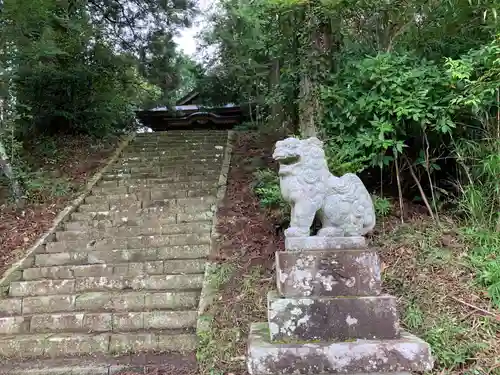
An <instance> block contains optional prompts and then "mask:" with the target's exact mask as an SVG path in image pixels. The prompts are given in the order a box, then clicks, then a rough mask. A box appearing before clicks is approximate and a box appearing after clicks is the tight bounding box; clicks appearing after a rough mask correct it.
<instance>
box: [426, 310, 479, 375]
mask: <svg viewBox="0 0 500 375" xmlns="http://www.w3.org/2000/svg"><path fill="white" fill-rule="evenodd" d="M467 333H468V332H467V328H466V327H465V326H463V325H461V324H460V322H456V321H452V320H450V319H449V318H442V319H440V320H439V321H436V322H435V325H434V326H433V327H431V328H430V329H429V330H427V331H426V333H425V337H424V339H425V340H426V341H427V342H428V343H429V344H430V346H431V348H432V352H433V355H434V356H435V357H436V360H437V362H438V363H439V365H440V366H442V367H444V368H448V369H453V368H456V367H458V366H461V365H464V364H466V363H467V362H468V361H470V360H472V359H473V358H474V356H475V354H476V353H477V352H478V351H480V350H481V349H484V348H485V344H482V343H477V342H474V341H466V340H463V337H464V336H465V335H466V334H467Z"/></svg>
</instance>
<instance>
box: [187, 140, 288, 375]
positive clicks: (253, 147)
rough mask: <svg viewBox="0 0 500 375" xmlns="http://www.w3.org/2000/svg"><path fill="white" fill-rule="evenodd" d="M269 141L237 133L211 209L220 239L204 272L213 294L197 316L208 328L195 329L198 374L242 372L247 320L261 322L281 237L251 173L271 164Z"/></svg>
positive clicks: (265, 317) (244, 367) (281, 241)
mask: <svg viewBox="0 0 500 375" xmlns="http://www.w3.org/2000/svg"><path fill="white" fill-rule="evenodd" d="M273 143H274V139H273V138H272V137H270V136H269V135H267V136H266V137H262V136H258V135H250V134H244V133H243V134H242V133H240V134H238V136H237V139H236V141H235V145H234V147H233V155H232V161H231V168H230V170H229V176H228V186H227V190H226V196H225V198H224V202H223V203H222V205H221V207H219V210H218V213H217V216H218V228H217V231H218V233H219V234H220V235H221V236H220V243H219V246H216V249H215V250H216V251H214V253H213V254H212V257H211V258H212V259H214V260H215V261H216V262H218V263H219V265H218V266H217V267H215V268H214V270H213V272H212V273H211V274H210V276H209V277H210V280H209V281H210V284H211V285H210V286H211V287H212V288H213V289H215V290H216V291H217V294H216V296H215V298H214V301H213V303H212V304H211V305H210V306H209V308H208V309H207V311H206V314H205V316H204V317H203V319H205V320H206V322H207V323H208V325H209V329H207V330H203V331H201V332H200V333H199V336H200V344H199V346H198V351H197V359H198V363H199V367H200V373H201V374H204V375H222V374H234V375H243V374H246V362H245V361H246V343H247V338H248V334H249V330H250V324H251V323H255V322H262V321H266V320H267V315H266V314H267V292H268V291H269V290H270V289H272V288H273V287H274V285H275V279H274V272H273V264H274V262H273V260H274V252H275V251H276V250H277V249H278V248H283V238H282V237H281V235H280V234H279V233H277V232H276V230H275V229H274V228H275V226H276V225H277V223H276V222H274V221H273V220H274V217H273V215H272V210H270V209H269V208H270V207H265V206H263V205H261V203H260V200H259V198H258V197H257V195H256V194H255V188H256V185H255V177H254V175H255V173H259V172H257V171H258V170H260V169H262V166H263V164H264V165H265V166H266V167H267V166H270V165H272V160H271V158H270V153H271V150H272V144H273ZM264 175H266V176H268V177H271V173H270V172H264ZM261 187H262V188H266V187H267V186H264V185H262V186H261ZM274 197H277V195H276V194H275V195H274ZM270 203H271V202H270Z"/></svg>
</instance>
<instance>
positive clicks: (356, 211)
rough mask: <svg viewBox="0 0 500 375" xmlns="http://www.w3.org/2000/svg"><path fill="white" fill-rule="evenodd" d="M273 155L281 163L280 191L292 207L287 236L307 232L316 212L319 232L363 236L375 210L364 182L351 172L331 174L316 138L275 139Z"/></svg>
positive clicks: (307, 234)
mask: <svg viewBox="0 0 500 375" xmlns="http://www.w3.org/2000/svg"><path fill="white" fill-rule="evenodd" d="M273 158H274V159H275V160H277V161H278V162H279V163H280V168H279V177H280V187H281V194H282V195H283V198H284V199H285V200H286V201H287V202H288V203H290V205H291V207H292V212H291V220H290V227H289V228H288V229H287V230H286V231H285V235H286V236H287V237H304V236H309V233H310V228H311V225H312V222H313V220H314V217H315V216H316V215H317V216H318V218H319V219H320V221H321V224H322V228H321V230H320V231H319V232H318V236H327V237H346V236H362V235H364V234H366V233H368V232H370V231H371V230H372V229H373V227H374V226H375V210H374V207H373V201H372V199H371V197H370V194H369V193H368V191H367V190H366V188H365V186H364V185H363V182H362V181H361V180H360V179H359V177H358V176H356V175H355V174H352V173H347V174H345V175H344V176H342V177H335V176H334V175H332V174H331V173H330V171H329V170H328V165H327V163H326V160H325V153H324V151H323V142H321V141H320V140H319V139H318V138H315V137H312V138H308V139H303V140H300V139H297V138H287V139H285V140H283V141H278V142H276V148H275V151H274V154H273Z"/></svg>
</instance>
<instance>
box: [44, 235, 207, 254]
mask: <svg viewBox="0 0 500 375" xmlns="http://www.w3.org/2000/svg"><path fill="white" fill-rule="evenodd" d="M204 244H210V233H203V234H193V233H192V234H162V235H158V236H134V237H120V238H102V239H95V240H85V239H83V240H73V241H57V242H49V243H47V244H46V245H45V250H46V251H47V252H48V253H62V252H64V251H72V252H74V251H93V250H123V249H144V248H160V247H171V246H186V245H204Z"/></svg>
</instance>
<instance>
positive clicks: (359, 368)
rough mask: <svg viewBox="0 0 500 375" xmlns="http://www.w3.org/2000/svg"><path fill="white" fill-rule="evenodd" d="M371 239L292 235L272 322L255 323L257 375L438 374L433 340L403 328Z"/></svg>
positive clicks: (252, 364)
mask: <svg viewBox="0 0 500 375" xmlns="http://www.w3.org/2000/svg"><path fill="white" fill-rule="evenodd" d="M364 241H365V239H364V238H363V237H352V238H331V237H330V238H328V237H305V238H288V239H287V241H286V244H285V247H286V251H284V252H277V253H276V272H277V292H274V291H273V292H270V293H269V295H268V322H267V323H255V324H253V325H252V327H251V332H250V338H249V343H248V360H247V367H248V371H249V373H250V374H251V375H275V374H292V373H293V374H304V375H305V374H318V375H319V374H321V375H324V374H352V375H354V374H358V375H360V374H375V373H384V374H398V375H401V374H407V373H410V372H412V371H422V372H423V371H430V370H431V369H432V367H433V359H432V357H431V352H430V347H429V345H428V344H427V343H426V342H424V341H422V340H421V339H419V338H417V337H415V336H413V335H411V334H409V333H407V332H404V331H402V330H401V329H400V326H399V317H398V313H397V308H396V299H395V298H394V297H392V296H390V295H384V294H382V293H381V277H380V261H379V258H378V255H377V252H376V250H375V249H369V248H366V247H365V242H364Z"/></svg>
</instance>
